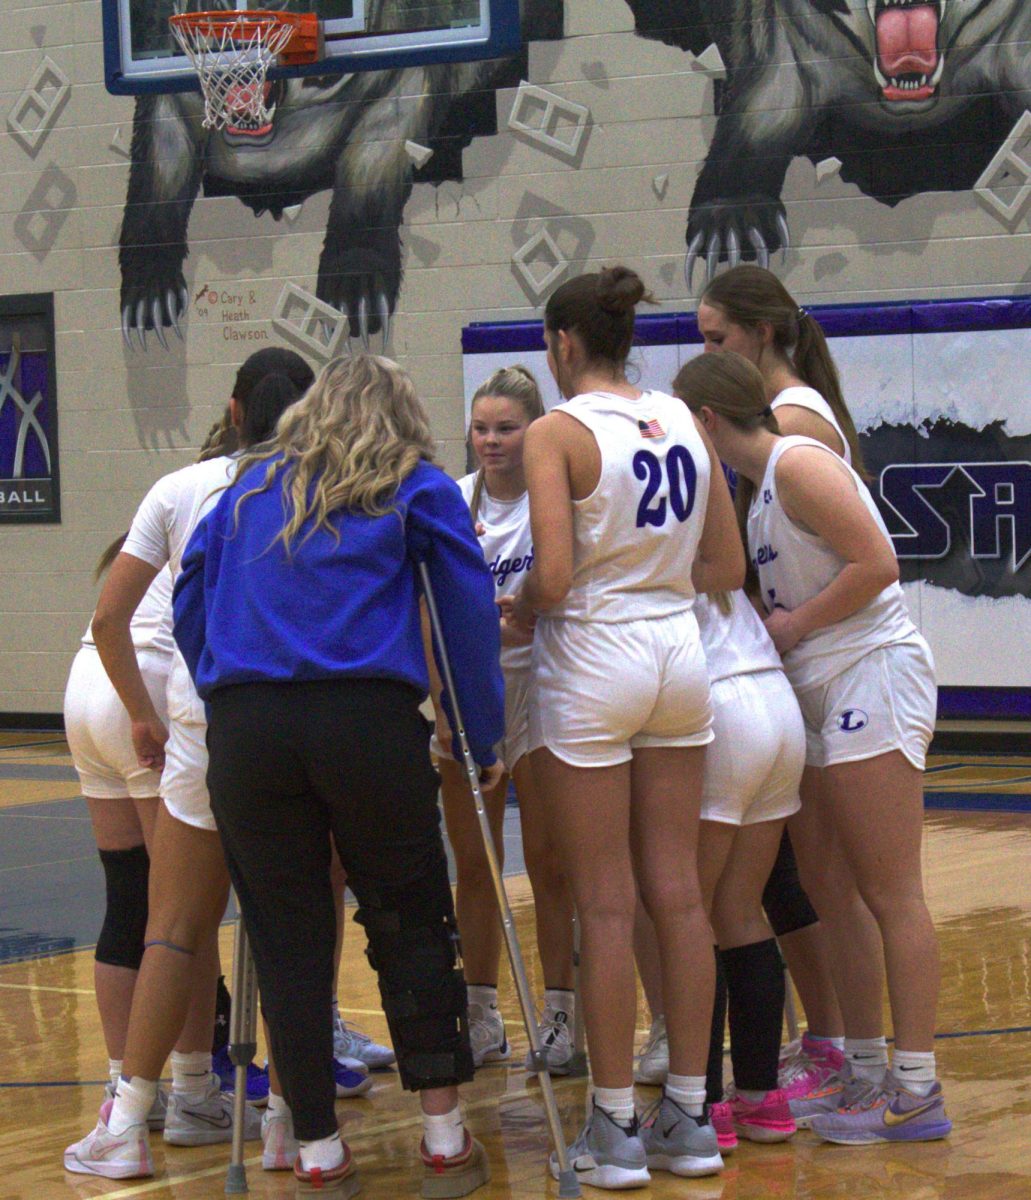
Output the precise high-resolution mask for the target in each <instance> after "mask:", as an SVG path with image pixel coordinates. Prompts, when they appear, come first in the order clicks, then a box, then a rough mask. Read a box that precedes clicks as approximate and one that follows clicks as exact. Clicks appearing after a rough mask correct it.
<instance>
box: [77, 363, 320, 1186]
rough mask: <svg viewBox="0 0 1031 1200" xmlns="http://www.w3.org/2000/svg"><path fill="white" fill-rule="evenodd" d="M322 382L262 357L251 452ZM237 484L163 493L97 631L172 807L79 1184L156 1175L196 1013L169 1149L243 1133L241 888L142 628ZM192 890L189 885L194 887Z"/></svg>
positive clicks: (115, 581) (210, 464) (141, 748)
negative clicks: (233, 972)
mask: <svg viewBox="0 0 1031 1200" xmlns="http://www.w3.org/2000/svg"><path fill="white" fill-rule="evenodd" d="M312 377H313V376H312V372H311V370H310V368H309V367H308V365H307V363H305V362H304V360H303V359H302V358H301V357H300V356H299V355H297V354H294V353H293V352H292V351H289V350H281V349H278V348H275V349H268V350H262V351H258V352H257V353H256V354H252V355H251V356H250V358H248V359H247V361H246V362H245V363H244V364H243V366H241V368H240V370H239V371H238V373H237V377H236V381H235V383H234V386H233V395H232V399H231V402H230V403H231V407H232V410H233V419H234V423H235V424H236V426H237V429H238V432H239V435H240V441H241V444H243V445H244V446H246V445H250V444H253V443H255V442H258V441H261V440H262V439H264V438H266V437H268V435H269V434H270V433H271V431H272V429H273V428H274V427H275V423H276V421H277V420H278V418H279V415H280V413H281V412H282V411H283V410H284V409H285V408H286V407H287V406H288V405H289V404H291V403H292V402H293V401H294V400H295V399H296V398H297V396H298V395H299V394H300V391H301V390H302V389H303V388H304V387H306V386H307V385H308V383H309V382H310V381H311V379H312ZM234 471H235V460H234V459H232V458H229V457H224V456H223V457H218V458H213V459H210V460H209V461H207V462H201V463H196V464H194V465H193V466H190V467H184V468H183V469H182V470H180V471H175V472H173V473H172V474H171V475H166V476H165V477H164V478H163V479H161V480H159V481H158V482H157V483H156V484H155V485H154V487H153V488H152V489H151V490H150V492H149V493H148V495H147V497H146V498H145V499H144V501H143V503H142V505H141V506H140V508H139V511H138V512H137V514H136V517H135V518H134V520H133V524H132V528H131V529H130V531H129V534H128V537H127V538H126V540H125V543H124V545H123V547H122V550H121V552H120V553H119V555H118V557H117V558H116V559H115V561H114V563H113V564H112V566H111V570H110V572H109V574H108V578H107V582H106V584H105V586H104V590H103V592H102V593H101V596H100V600H99V602H98V604H97V610H96V613H95V614H94V618H93V636H94V640H95V642H96V645H97V650H98V652H99V654H100V658H101V661H102V662H103V665H104V669H105V671H106V672H107V675H108V677H109V678H110V680H111V683H112V684H113V686H114V688H115V690H116V691H117V693H118V696H119V698H120V700H121V701H122V703H123V705H124V706H125V708H126V709H127V711H128V714H129V718H130V722H131V725H130V728H131V735H132V741H133V745H134V746H135V748H136V753H137V756H138V759H139V762H140V764H141V765H143V766H145V767H148V768H150V769H152V770H154V771H161V772H162V774H161V784H160V795H161V798H162V800H163V804H162V805H161V806H160V807H159V808H158V813H157V820H156V823H155V830H154V836H153V855H152V859H151V867H150V889H149V915H148V920H147V933H146V941H145V952H144V955H143V959H142V962H141V965H140V971H139V976H138V978H137V981H136V987H135V990H134V993H133V1000H132V1011H131V1014H130V1018H129V1029H128V1035H127V1039H126V1048H125V1056H124V1060H123V1066H122V1076H121V1079H120V1081H119V1082H118V1084H117V1085H116V1092H115V1096H114V1099H113V1100H108V1101H106V1102H105V1103H104V1104H103V1105H102V1106H101V1110H100V1116H99V1119H98V1121H97V1125H96V1128H95V1129H94V1130H93V1131H92V1132H91V1133H90V1134H88V1135H87V1136H86V1137H85V1138H83V1139H82V1141H80V1142H77V1143H75V1144H74V1145H72V1146H69V1147H68V1149H67V1150H66V1151H65V1156H64V1165H65V1169H66V1170H69V1171H73V1172H76V1173H79V1174H93V1175H103V1176H105V1177H107V1178H109V1179H125V1178H132V1177H134V1176H145V1175H152V1174H153V1173H154V1165H153V1160H152V1158H151V1155H150V1149H149V1146H148V1143H147V1139H146V1136H145V1134H146V1120H147V1115H148V1114H149V1113H150V1112H151V1111H152V1108H153V1105H154V1101H155V1098H156V1096H157V1090H158V1078H159V1076H160V1073H161V1068H162V1066H163V1065H164V1062H165V1059H166V1058H167V1057H168V1054H169V1051H170V1050H171V1049H172V1047H173V1045H174V1044H175V1042H176V1039H177V1038H178V1037H179V1034H180V1031H181V1030H182V1028H183V1023H184V1020H187V1019H189V1020H190V1021H191V1022H192V1021H193V1019H194V1014H193V1012H192V1011H191V1003H192V1004H193V1005H195V1006H198V1007H200V1008H202V1009H203V1012H204V1014H205V1020H206V1023H205V1025H204V1028H205V1036H204V1037H203V1039H202V1040H200V1041H199V1042H198V1044H196V1045H194V1046H193V1047H192V1048H191V1050H190V1051H189V1052H188V1053H183V1054H181V1055H177V1056H176V1057H175V1058H173V1061H172V1093H171V1096H170V1098H169V1104H168V1111H167V1114H166V1118H165V1132H164V1137H165V1140H166V1141H168V1142H171V1143H172V1144H175V1145H206V1144H209V1143H212V1142H218V1141H227V1140H229V1138H230V1137H231V1133H232V1120H231V1111H232V1104H231V1100H230V1099H229V1098H228V1097H227V1096H225V1095H223V1093H222V1092H221V1090H220V1086H219V1080H218V1077H217V1076H215V1075H213V1074H212V1073H211V1016H212V1013H213V1012H214V1011H215V983H216V979H217V976H218V957H217V954H218V947H217V935H218V926H219V922H220V921H221V919H222V916H223V914H224V913H225V907H226V901H227V898H228V891H229V879H228V875H227V873H226V866H225V857H224V854H223V851H222V846H221V843H220V841H219V838H218V834H217V832H216V830H215V826H214V820H213V819H212V816H211V809H210V805H209V803H208V795H207V786H206V781H205V773H206V770H207V751H206V748H205V732H206V722H205V714H204V707H203V704H202V703H201V701H200V700H199V699H198V697H197V694H196V692H195V691H194V689H193V685H192V683H191V681H190V678H189V674H188V672H187V670H186V665H185V663H184V662H183V660H182V658H181V656H180V655H175V656H174V657H173V661H172V665H171V669H170V673H169V680H168V691H167V715H168V721H169V726H168V727H166V725H165V722H164V720H163V719H162V713H161V712H160V711H159V710H158V707H157V706H156V705H155V703H154V700H153V699H152V698H151V695H150V693H149V692H148V690H147V688H146V685H145V682H144V679H143V677H142V675H141V673H140V668H139V663H138V662H137V659H136V655H135V653H134V651H133V644H132V636H131V632H130V629H131V622H132V618H133V614H134V613H135V612H136V609H137V607H138V606H139V604H140V602H141V600H142V599H143V597H144V596H145V595H146V593H147V589H148V588H149V587H150V586H151V584H152V583H153V581H154V579H155V577H156V576H157V575H158V574H159V573H162V572H165V571H168V572H170V573H171V576H172V578H173V579H174V577H175V576H176V575H177V574H178V572H179V568H180V562H181V558H182V553H183V550H184V548H185V546H186V543H187V541H188V539H189V536H190V534H191V533H192V532H193V529H194V527H195V526H196V524H197V522H198V521H199V520H200V518H201V516H202V515H203V514H204V513H205V512H206V511H207V509H208V508H210V507H211V505H212V504H213V503H214V501H215V499H216V498H217V496H218V494H219V492H220V490H221V489H224V488H225V487H226V486H227V484H228V483H229V482H230V480H231V478H232V475H233V473H234ZM166 743H167V744H166ZM187 879H188V880H189V886H184V881H185V880H187ZM198 977H200V978H202V979H204V980H205V981H206V985H207V986H206V987H205V988H202V987H200V986H199V985H197V986H195V981H196V980H197V979H198ZM198 995H199V998H198ZM191 997H192V1000H191ZM197 1019H198V1021H199V1019H200V1018H199V1017H198V1018H197ZM328 1027H329V1026H328V1021H327V1029H328ZM273 1099H274V1097H273V1096H271V1095H270V1101H269V1105H270V1114H267V1115H269V1116H271V1115H274V1105H273ZM259 1126H260V1119H259V1117H258V1114H257V1111H256V1110H255V1109H253V1108H250V1107H248V1110H247V1125H246V1130H245V1132H246V1135H247V1136H248V1137H257V1136H258V1134H259V1132H260V1129H259Z"/></svg>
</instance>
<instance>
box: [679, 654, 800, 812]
mask: <svg viewBox="0 0 1031 1200" xmlns="http://www.w3.org/2000/svg"><path fill="white" fill-rule="evenodd" d="M712 732H713V735H714V737H713V743H712V745H711V746H710V747H709V749H708V750H707V751H706V753H705V781H704V783H703V785H702V820H703V821H722V822H724V823H725V824H727V825H755V824H758V823H759V822H760V821H776V820H780V819H782V818H784V817H790V816H791V814H792V813H795V812H798V810H799V808H801V801H800V800H799V796H798V784H799V781H800V780H801V778H802V768H803V767H804V766H805V726H804V725H803V724H802V714H801V713H800V712H799V710H798V701H797V700H796V699H795V693H794V691H793V690H792V687H791V684H790V683H788V681H787V677H786V676H785V674H784V672H783V671H755V672H749V673H748V674H746V675H731V676H728V677H727V678H726V679H718V680H717V681H716V682H715V683H714V684H713V685H712Z"/></svg>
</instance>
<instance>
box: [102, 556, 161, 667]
mask: <svg viewBox="0 0 1031 1200" xmlns="http://www.w3.org/2000/svg"><path fill="white" fill-rule="evenodd" d="M129 632H130V634H132V644H133V647H134V649H136V650H154V651H157V652H158V653H159V654H167V655H171V654H172V652H173V651H174V650H175V639H174V638H173V637H172V572H171V571H169V569H168V568H167V567H163V568H162V569H161V570H160V571H158V573H157V574H156V575H155V576H154V582H153V583H152V584H151V585H150V587H149V588H147V590H146V592H145V593H144V596H143V599H142V600H141V601H140V604H139V607H138V608H137V609H136V611H135V613H133V616H132V620H131V621H130V622H129ZM82 644H83V645H84V646H94V645H96V643H95V642H94V641H93V622H92V621H90V623H89V628H88V629H87V630H86V633H85V636H84V637H83V639H82Z"/></svg>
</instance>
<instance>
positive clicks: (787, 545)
mask: <svg viewBox="0 0 1031 1200" xmlns="http://www.w3.org/2000/svg"><path fill="white" fill-rule="evenodd" d="M795 446H812V447H814V448H815V449H817V450H821V451H822V452H823V453H825V454H834V451H833V450H830V449H828V448H827V447H826V446H824V445H823V444H822V443H821V442H817V441H814V439H813V438H807V437H786V438H780V439H779V440H778V442H777V444H776V446H775V447H774V449H773V453H772V454H771V455H770V459H769V462H768V463H767V464H766V474H765V476H764V478H763V482H762V487H760V488H759V489H758V490H757V491H756V494H755V499H754V500H753V501H752V505H751V507H750V508H749V510H748V553H749V555H750V557H751V559H752V565H753V566H754V567H755V569H756V571H757V572H758V574H759V583H760V585H761V588H762V601H763V604H764V606H765V607H766V609H767V611H770V612H772V611H773V609H774V608H786V609H787V610H788V611H789V612H790V611H791V610H792V609H796V608H798V607H800V606H801V605H802V604H804V603H805V602H806V601H807V600H809V599H811V598H812V597H813V596H815V595H817V594H818V593H819V592H822V591H823V589H824V588H825V587H827V586H828V584H830V583H831V582H832V581H833V580H835V579H836V578H837V577H838V575H839V574H840V573H841V571H842V569H843V568H844V566H845V564H846V560H845V559H844V558H842V557H841V555H840V554H838V553H837V552H836V551H835V550H832V549H831V547H830V546H828V545H827V543H826V542H825V541H823V540H822V539H821V538H820V537H818V536H817V535H816V534H815V533H809V532H808V531H806V530H805V529H802V528H801V527H800V526H798V525H797V524H796V523H795V522H794V521H792V520H791V518H790V517H788V515H787V514H786V513H785V512H784V509H783V507H782V506H781V503H780V500H779V498H778V495H777V463H778V462H779V461H780V459H781V457H782V456H783V455H784V454H785V453H787V451H789V450H791V449H792V448H793V447H795ZM834 458H835V459H836V461H838V462H841V459H840V458H838V456H837V455H836V454H834ZM843 469H844V470H846V471H848V473H849V474H850V475H851V476H852V480H853V482H854V483H855V486H856V490H857V491H858V492H859V495H860V498H861V499H862V501H863V503H864V504H865V505H866V508H867V511H868V512H869V513H870V515H871V516H872V517H873V519H874V521H875V522H876V524H877V528H878V529H880V531H881V533H882V534H883V536H884V540H885V541H886V542H887V543H888V545H889V546H890V545H891V538H890V537H889V536H888V530H887V527H886V526H885V524H884V521H883V519H882V517H881V514H880V513H879V512H878V510H877V505H876V504H875V503H874V500H873V497H872V496H871V495H870V491H869V489H868V488H867V486H866V484H865V483H863V481H862V480H861V479H860V478H859V476H858V475H857V474H856V473H855V471H853V470H852V468H851V467H848V466H843ZM918 636H919V635H918V634H917V630H916V626H915V625H914V624H913V622H912V621H911V620H910V619H909V612H908V610H907V608H906V601H905V597H904V596H903V593H902V588H901V587H900V586H899V584H898V583H893V584H890V585H889V586H888V587H886V588H885V589H884V590H883V591H882V592H879V593H878V594H877V595H876V596H875V597H874V598H873V599H872V600H871V601H870V602H869V604H867V605H866V606H865V607H863V608H861V609H860V610H859V611H858V612H854V613H853V614H852V615H851V616H850V617H846V618H845V619H844V620H843V621H838V622H837V624H835V625H828V626H826V627H825V628H823V629H817V630H816V631H815V632H814V633H811V634H809V636H808V637H806V638H803V639H802V641H801V642H799V643H798V645H797V646H796V647H795V648H794V649H793V650H791V651H789V652H788V653H787V654H786V655H785V656H784V669H785V671H786V672H787V674H788V678H789V679H790V680H791V682H792V684H793V685H794V687H795V688H796V689H798V688H809V687H815V686H816V685H817V684H821V683H826V682H827V681H828V680H829V679H833V678H834V676H835V675H839V674H840V673H841V672H842V671H844V670H847V669H848V668H849V667H850V666H852V664H853V663H855V662H858V661H859V659H861V658H862V657H863V656H864V655H866V654H869V653H870V651H871V650H877V649H879V648H880V647H881V646H890V645H894V644H896V643H898V642H905V641H909V640H910V639H912V638H914V637H918Z"/></svg>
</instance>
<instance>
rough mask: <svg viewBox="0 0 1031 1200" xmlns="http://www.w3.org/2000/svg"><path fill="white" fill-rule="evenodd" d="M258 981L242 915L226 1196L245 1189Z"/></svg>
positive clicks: (236, 949) (236, 948)
mask: <svg viewBox="0 0 1031 1200" xmlns="http://www.w3.org/2000/svg"><path fill="white" fill-rule="evenodd" d="M257 1000H258V981H257V977H256V975H255V972H254V959H253V958H252V957H251V944H250V942H249V941H248V939H247V929H246V926H245V925H244V923H243V914H242V913H241V914H240V915H239V916H238V917H237V918H236V936H235V938H234V940H233V1000H232V1007H231V1008H230V1010H229V1061H230V1062H231V1063H232V1064H233V1066H234V1067H235V1068H236V1081H235V1091H234V1093H233V1149H232V1153H231V1155H230V1159H229V1169H228V1171H226V1195H227V1196H234V1195H239V1194H241V1193H243V1192H246V1191H247V1190H248V1188H247V1168H246V1167H245V1166H244V1165H243V1147H244V1120H245V1118H246V1115H247V1068H248V1066H249V1065H250V1063H251V1060H252V1059H253V1058H254V1055H255V1054H256V1053H257V1050H258V1040H257V1030H258V1003H257Z"/></svg>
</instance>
